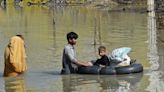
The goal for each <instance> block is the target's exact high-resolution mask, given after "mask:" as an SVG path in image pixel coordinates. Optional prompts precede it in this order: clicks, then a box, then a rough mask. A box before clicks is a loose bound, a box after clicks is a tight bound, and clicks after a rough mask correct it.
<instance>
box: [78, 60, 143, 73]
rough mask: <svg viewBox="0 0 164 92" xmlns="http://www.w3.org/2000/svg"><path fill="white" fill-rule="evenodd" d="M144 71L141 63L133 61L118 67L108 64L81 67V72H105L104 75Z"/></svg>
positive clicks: (79, 71) (79, 69)
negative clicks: (104, 65)
mask: <svg viewBox="0 0 164 92" xmlns="http://www.w3.org/2000/svg"><path fill="white" fill-rule="evenodd" d="M142 71H143V66H142V65H141V64H137V63H132V64H131V65H129V66H123V67H117V68H115V67H114V66H107V67H99V66H89V67H79V68H78V72H77V73H79V74H103V75H113V74H129V73H139V72H142Z"/></svg>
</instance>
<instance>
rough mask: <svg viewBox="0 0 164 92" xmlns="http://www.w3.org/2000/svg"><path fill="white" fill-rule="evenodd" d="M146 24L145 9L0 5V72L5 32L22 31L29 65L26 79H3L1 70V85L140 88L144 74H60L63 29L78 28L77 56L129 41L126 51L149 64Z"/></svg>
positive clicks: (104, 91) (43, 90)
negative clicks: (119, 10) (141, 10)
mask: <svg viewBox="0 0 164 92" xmlns="http://www.w3.org/2000/svg"><path fill="white" fill-rule="evenodd" d="M147 25H148V20H147V14H146V13H138V12H111V11H101V10H97V9H93V8H87V7H79V6H68V7H66V6H57V7H54V8H51V9H50V8H49V7H46V6H29V7H27V6H25V7H16V6H12V5H7V6H6V7H5V8H3V7H1V8H0V43H1V45H0V61H1V62H0V72H1V73H3V67H4V62H3V51H4V48H5V46H6V45H7V42H8V40H9V38H10V37H11V36H13V35H15V34H17V33H21V34H23V35H24V37H25V43H26V50H27V56H28V57H27V63H28V71H27V73H26V75H24V77H25V79H21V78H20V79H19V78H18V79H17V78H16V79H13V78H11V79H10V78H9V79H5V80H4V79H3V78H2V76H1V77H0V91H2V92H5V91H4V90H12V88H14V89H18V90H21V88H22V90H23V91H24V90H25V91H27V89H28V91H30V92H47V91H52V92H54V91H55V92H62V91H63V92H134V91H135V92H144V91H145V88H147V86H148V85H149V80H148V76H149V75H143V77H142V74H134V75H120V76H116V75H114V76H108V75H59V72H60V69H61V55H62V50H63V47H64V45H65V44H66V38H65V35H66V33H67V32H69V31H75V32H77V33H78V34H79V39H78V43H77V47H76V49H77V51H78V52H77V55H78V58H79V59H85V60H92V59H95V58H97V47H98V46H99V45H104V46H106V47H107V49H108V51H109V52H110V51H111V50H112V49H114V48H117V47H121V46H129V47H131V48H132V52H131V53H130V56H131V57H132V58H135V59H137V60H138V61H140V63H142V64H143V66H144V68H148V67H149V66H150V64H149V62H148V61H149V57H147V53H148V52H149V49H148V45H149V43H147V42H148V39H149V37H148V35H147V34H148V31H147V30H148V27H147ZM51 71H52V72H51ZM56 71H57V73H55V72H56ZM157 76H159V75H157ZM17 80H18V81H17ZM4 81H5V82H4ZM23 81H25V83H26V84H24V82H23ZM21 83H22V84H21ZM19 84H20V85H19ZM16 85H18V86H16ZM25 86H26V88H25ZM150 87H151V86H150ZM23 88H25V89H23ZM14 89H13V90H14Z"/></svg>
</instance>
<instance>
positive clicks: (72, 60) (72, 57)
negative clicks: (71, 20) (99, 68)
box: [61, 32, 92, 74]
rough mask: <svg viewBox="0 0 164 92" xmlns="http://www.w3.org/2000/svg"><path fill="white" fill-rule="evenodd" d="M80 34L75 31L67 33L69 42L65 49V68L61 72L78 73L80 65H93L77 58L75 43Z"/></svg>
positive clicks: (63, 59)
mask: <svg viewBox="0 0 164 92" xmlns="http://www.w3.org/2000/svg"><path fill="white" fill-rule="evenodd" d="M77 38H78V35H77V34H76V33H75V32H69V33H67V42H68V44H67V45H65V47H64V50H63V58H62V64H63V68H62V70H61V74H71V73H76V72H77V70H78V67H79V66H92V64H91V63H90V62H84V61H80V60H77V58H76V51H75V47H74V45H76V40H77Z"/></svg>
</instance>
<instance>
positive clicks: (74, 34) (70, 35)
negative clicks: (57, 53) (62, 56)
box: [67, 32, 78, 40]
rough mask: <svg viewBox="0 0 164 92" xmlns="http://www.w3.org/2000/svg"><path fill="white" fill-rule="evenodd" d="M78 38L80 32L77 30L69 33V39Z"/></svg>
mask: <svg viewBox="0 0 164 92" xmlns="http://www.w3.org/2000/svg"><path fill="white" fill-rule="evenodd" d="M73 38H74V39H77V38H78V34H76V33H75V32H69V33H67V40H68V39H73Z"/></svg>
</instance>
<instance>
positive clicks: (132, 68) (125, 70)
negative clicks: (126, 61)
mask: <svg viewBox="0 0 164 92" xmlns="http://www.w3.org/2000/svg"><path fill="white" fill-rule="evenodd" d="M115 69H116V71H117V74H129V73H139V72H142V71H143V66H142V65H141V64H136V63H133V64H131V65H129V66H123V67H117V68H115Z"/></svg>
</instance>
